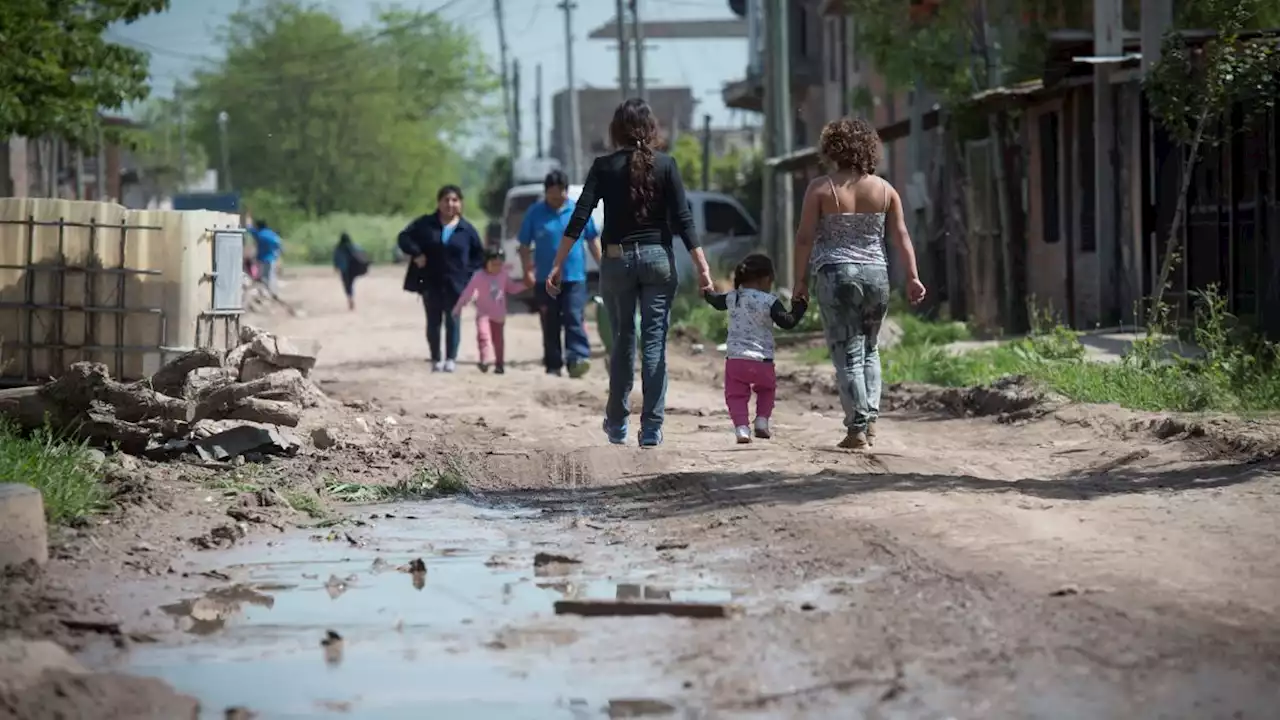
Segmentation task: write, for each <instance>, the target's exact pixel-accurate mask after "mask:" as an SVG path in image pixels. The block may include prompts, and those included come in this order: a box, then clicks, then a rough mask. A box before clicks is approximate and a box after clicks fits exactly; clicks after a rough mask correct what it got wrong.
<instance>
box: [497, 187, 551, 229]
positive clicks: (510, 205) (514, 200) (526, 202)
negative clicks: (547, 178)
mask: <svg viewBox="0 0 1280 720" xmlns="http://www.w3.org/2000/svg"><path fill="white" fill-rule="evenodd" d="M541 199H542V194H541V193H538V194H537V195H513V196H512V197H510V198H508V199H507V216H506V218H505V222H504V225H505V228H504V231H503V234H504V235H506V236H507V237H509V238H511V237H515V236H516V233H518V232H520V224H521V223H523V222H524V214H525V212H526V211H527V210H528V209H529V208H530V207H532V206H533V204H534V203H536V202H538V201H539V200H541Z"/></svg>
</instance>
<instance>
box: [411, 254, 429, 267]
mask: <svg viewBox="0 0 1280 720" xmlns="http://www.w3.org/2000/svg"><path fill="white" fill-rule="evenodd" d="M413 264H414V265H417V266H418V267H420V268H424V267H426V266H427V256H426V255H419V256H417V257H415V258H414V259H413Z"/></svg>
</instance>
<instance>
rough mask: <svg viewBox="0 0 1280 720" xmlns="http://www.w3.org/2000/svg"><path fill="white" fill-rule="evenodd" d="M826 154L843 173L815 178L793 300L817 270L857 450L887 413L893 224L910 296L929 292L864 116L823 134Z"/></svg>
mask: <svg viewBox="0 0 1280 720" xmlns="http://www.w3.org/2000/svg"><path fill="white" fill-rule="evenodd" d="M821 150H822V155H823V157H825V158H826V160H827V162H828V163H829V164H830V165H831V166H833V167H834V168H835V171H834V172H832V173H830V174H828V175H825V176H823V177H820V178H818V179H817V180H814V181H813V182H812V183H810V184H809V188H808V189H807V190H806V191H805V194H804V207H803V209H802V210H801V211H800V227H799V228H798V229H797V230H796V266H795V267H796V270H795V272H796V277H795V284H794V290H793V291H792V295H793V297H795V298H797V299H803V300H808V298H809V273H810V272H812V273H813V274H814V275H815V276H816V282H817V284H818V308H819V311H820V312H821V314H822V325H823V331H824V333H825V334H826V340H827V347H828V349H829V350H830V351H831V362H832V364H833V365H835V368H836V384H837V386H838V387H839V389H840V404H841V405H842V406H843V407H844V425H845V428H846V430H847V433H846V435H845V438H844V439H843V440H841V441H840V444H839V445H840V447H842V448H846V449H852V450H857V449H862V448H866V447H868V446H869V445H871V444H872V443H874V442H875V435H876V431H875V428H876V418H877V417H878V416H879V414H880V387H881V380H880V352H879V350H878V348H877V339H878V336H879V334H880V326H881V324H882V323H883V322H884V318H885V315H886V314H888V311H889V267H888V258H887V254H886V252H885V235H886V233H887V231H888V228H889V226H892V228H893V236H894V241H895V242H894V245H895V247H896V248H897V250H898V253H899V254H900V256H901V259H902V261H903V262H904V263H905V264H906V269H907V299H909V300H910V301H911V302H912V304H915V303H918V302H920V301H921V300H923V299H924V295H925V288H924V285H923V284H922V283H921V282H920V273H919V271H918V270H917V268H916V253H915V249H914V248H912V246H911V236H910V235H909V234H908V233H907V223H906V219H905V215H906V213H905V212H904V211H903V208H902V198H901V197H900V196H899V195H898V191H897V190H894V189H893V186H892V185H890V184H889V183H888V181H886V180H884V179H882V178H879V177H876V175H875V172H876V166H877V165H878V164H879V162H880V136H879V134H878V133H876V130H875V128H874V127H872V126H871V125H870V124H869V123H867V122H866V121H864V120H861V119H850V118H844V119H841V120H834V121H832V122H830V123H827V126H826V127H824V128H823V129H822V141H821Z"/></svg>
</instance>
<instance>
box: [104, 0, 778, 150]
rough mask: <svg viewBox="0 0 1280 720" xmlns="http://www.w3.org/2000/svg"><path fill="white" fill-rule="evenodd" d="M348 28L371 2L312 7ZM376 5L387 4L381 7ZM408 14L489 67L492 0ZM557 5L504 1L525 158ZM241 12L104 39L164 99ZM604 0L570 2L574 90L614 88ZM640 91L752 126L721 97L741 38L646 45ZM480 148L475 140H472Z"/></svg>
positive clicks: (684, 15) (669, 1)
mask: <svg viewBox="0 0 1280 720" xmlns="http://www.w3.org/2000/svg"><path fill="white" fill-rule="evenodd" d="M639 2H640V15H641V18H642V19H644V18H646V17H647V18H649V19H655V20H656V19H662V20H694V19H724V18H732V17H734V15H733V13H732V12H731V11H730V10H729V3H728V0H639ZM319 4H320V5H322V6H323V7H326V8H328V9H329V10H331V11H333V12H334V13H336V14H337V15H338V16H339V17H340V18H342V21H343V22H344V23H345V24H347V25H348V26H350V27H356V26H359V25H362V24H364V23H366V22H368V21H369V20H370V19H371V16H372V11H373V9H374V8H375V7H377V5H379V4H380V3H374V2H368V1H366V0H327V1H322V2H320V3H319ZM381 4H383V5H386V4H390V3H381ZM397 4H398V5H400V6H402V7H406V8H410V9H415V8H418V9H423V10H436V9H439V8H442V7H443V8H444V10H443V15H444V17H446V18H448V19H449V20H452V21H454V22H458V23H460V24H462V25H464V26H465V27H467V28H470V29H471V30H472V32H474V33H475V34H476V35H477V36H478V37H479V38H480V41H481V43H482V44H483V47H484V50H485V52H486V53H487V54H488V56H489V58H490V60H491V65H492V67H493V68H495V69H497V68H498V67H499V62H498V51H499V44H498V24H497V14H496V12H495V9H494V3H493V2H492V0H400V2H398V3H397ZM558 4H559V3H558V0H504V2H503V6H504V9H503V14H504V16H505V23H506V32H507V49H508V53H509V55H508V57H509V58H511V59H519V61H520V66H521V67H520V71H521V76H522V77H521V85H522V87H521V95H522V97H521V105H522V113H523V117H522V119H521V128H522V135H523V137H522V138H521V147H522V149H523V153H522V154H524V155H530V154H531V153H532V150H533V148H534V147H535V146H536V143H535V142H534V139H535V133H536V130H535V127H534V114H533V107H534V74H535V66H536V65H537V64H539V63H541V64H542V81H543V91H544V94H545V98H546V99H545V100H544V105H543V118H544V122H545V123H546V125H547V126H548V127H545V128H544V132H546V133H547V134H548V135H549V134H550V127H549V125H550V118H551V108H550V98H551V96H552V95H554V94H555V93H556V92H558V91H559V90H562V89H564V88H565V87H567V85H568V83H567V80H566V77H567V74H566V67H565V42H564V13H563V12H562V11H561V10H559V9H558V7H557V5H558ZM239 6H240V0H172V3H171V5H170V9H169V10H168V11H167V12H165V13H162V14H158V15H152V16H148V17H146V18H143V19H142V20H139V21H138V22H135V23H133V24H131V25H122V26H118V27H116V28H113V29H112V30H111V31H110V33H109V39H111V40H112V41H115V42H123V43H125V44H130V45H133V46H134V47H138V48H139V49H142V50H146V51H148V52H150V53H151V71H152V86H153V92H154V93H155V94H158V95H162V96H164V95H168V94H169V93H170V92H171V91H172V88H173V85H174V83H175V82H178V81H181V80H183V79H184V78H185V77H187V76H188V75H189V74H190V73H191V71H192V70H194V69H196V68H198V67H200V66H201V65H202V63H204V62H207V60H204V58H212V59H216V58H217V57H218V56H219V55H220V50H219V48H218V44H217V42H216V40H215V38H216V36H217V33H216V31H217V29H218V28H219V27H221V26H222V24H223V23H224V21H225V19H226V17H227V16H228V15H230V14H231V13H232V12H233V11H235V10H236V9H237V8H238V7H239ZM614 7H615V5H614V2H612V1H611V0H577V9H576V10H575V11H574V13H573V30H574V37H575V40H576V42H575V43H574V66H575V74H576V75H577V78H576V80H577V83H578V87H580V88H587V87H617V74H618V73H617V70H618V59H617V58H618V56H617V49H616V43H614V42H612V41H608V40H588V39H587V34H588V33H589V32H590V31H591V30H594V29H595V28H597V27H599V26H601V25H603V24H605V23H606V22H608V21H609V20H610V19H612V17H613V14H614V13H613V10H614ZM645 44H646V45H647V46H648V50H647V54H646V56H645V62H646V63H647V67H646V68H645V70H646V75H648V76H649V87H669V86H689V87H690V88H691V89H692V90H693V96H694V98H695V99H696V100H697V101H698V103H699V104H698V107H697V108H696V111H695V112H696V115H695V117H696V116H700V115H702V114H704V113H706V114H710V115H711V117H712V124H713V125H714V126H717V127H738V126H741V125H743V124H744V123H749V124H758V120H757V119H756V118H753V117H751V115H750V114H749V113H743V112H740V111H735V110H731V109H729V108H727V107H725V105H724V102H723V101H722V100H721V96H720V90H721V87H722V86H723V84H724V83H726V82H729V81H732V80H737V79H739V78H741V77H742V76H743V74H744V72H745V69H746V58H747V45H746V40H745V39H742V40H662V41H654V40H650V41H646V43H645ZM481 142H484V140H483V139H478V140H476V143H477V144H478V143H481Z"/></svg>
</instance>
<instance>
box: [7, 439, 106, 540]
mask: <svg viewBox="0 0 1280 720" xmlns="http://www.w3.org/2000/svg"><path fill="white" fill-rule="evenodd" d="M0 482H6V483H23V484H25V485H30V486H32V487H34V488H36V489H37V490H39V491H40V492H41V494H42V495H43V496H44V510H45V515H46V516H47V517H48V519H49V522H50V523H51V524H63V523H68V522H72V521H75V520H79V519H81V518H84V517H87V516H89V515H92V514H94V513H97V512H101V511H102V510H104V509H105V508H106V507H107V504H108V502H107V501H108V498H109V493H108V492H107V489H106V488H105V487H104V486H103V485H102V483H101V482H100V478H99V472H98V468H97V467H95V463H94V462H93V458H92V457H90V454H89V452H88V448H86V447H85V445H84V444H82V443H77V442H73V441H70V440H67V439H66V438H63V437H61V436H59V435H57V434H56V433H54V432H53V431H51V430H48V429H40V430H36V431H34V432H31V433H24V432H23V431H22V430H21V429H19V428H17V427H15V426H13V425H11V424H8V423H0Z"/></svg>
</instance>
